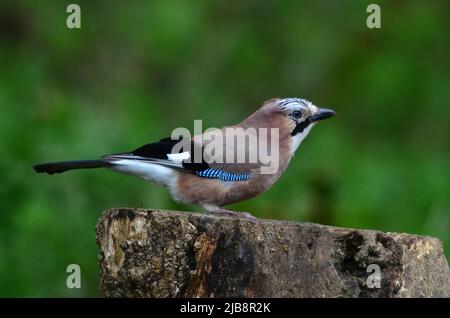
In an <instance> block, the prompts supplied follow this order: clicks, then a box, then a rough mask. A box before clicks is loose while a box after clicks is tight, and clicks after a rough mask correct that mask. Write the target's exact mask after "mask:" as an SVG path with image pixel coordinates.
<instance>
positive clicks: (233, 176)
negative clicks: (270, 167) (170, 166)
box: [195, 168, 253, 181]
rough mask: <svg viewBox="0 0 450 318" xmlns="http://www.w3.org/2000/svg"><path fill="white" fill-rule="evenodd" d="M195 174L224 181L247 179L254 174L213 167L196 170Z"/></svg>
mask: <svg viewBox="0 0 450 318" xmlns="http://www.w3.org/2000/svg"><path fill="white" fill-rule="evenodd" d="M195 174H197V175H198V176H200V177H204V178H214V179H220V180H222V181H245V180H248V179H250V178H251V177H252V176H253V174H252V173H232V172H226V171H223V170H219V169H212V168H208V169H206V170H202V171H196V172H195Z"/></svg>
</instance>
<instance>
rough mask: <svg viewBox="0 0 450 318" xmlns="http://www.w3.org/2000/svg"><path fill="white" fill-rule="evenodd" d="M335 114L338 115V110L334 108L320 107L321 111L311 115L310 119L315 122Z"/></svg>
mask: <svg viewBox="0 0 450 318" xmlns="http://www.w3.org/2000/svg"><path fill="white" fill-rule="evenodd" d="M334 115H336V112H335V111H334V110H331V109H326V108H319V111H318V112H317V113H315V114H314V115H311V116H309V117H308V119H309V121H310V122H311V123H313V122H316V121H319V120H323V119H327V118H330V117H333V116H334Z"/></svg>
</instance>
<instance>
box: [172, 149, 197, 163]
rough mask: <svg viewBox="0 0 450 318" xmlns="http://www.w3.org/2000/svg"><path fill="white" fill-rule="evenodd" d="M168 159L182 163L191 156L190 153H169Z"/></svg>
mask: <svg viewBox="0 0 450 318" xmlns="http://www.w3.org/2000/svg"><path fill="white" fill-rule="evenodd" d="M167 158H168V159H169V160H172V161H174V162H177V163H181V162H182V161H183V160H187V159H189V158H191V155H190V153H189V152H188V151H185V152H182V153H169V154H167Z"/></svg>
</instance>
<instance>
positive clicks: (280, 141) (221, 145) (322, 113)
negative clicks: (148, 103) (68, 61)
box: [33, 98, 335, 217]
mask: <svg viewBox="0 0 450 318" xmlns="http://www.w3.org/2000/svg"><path fill="white" fill-rule="evenodd" d="M334 115H335V112H334V111H332V110H329V109H324V108H318V107H316V106H314V105H313V104H312V103H311V102H309V101H307V100H305V99H300V98H282V99H280V98H275V99H271V100H268V101H266V102H265V103H264V104H263V105H262V107H261V108H260V109H258V110H257V111H256V112H254V113H253V114H251V115H250V116H249V117H248V118H246V119H245V120H244V121H242V122H241V123H239V124H237V125H234V126H229V127H224V128H222V129H210V130H208V131H206V132H204V133H203V134H198V135H195V136H194V137H192V138H191V137H190V136H186V135H184V136H177V135H176V133H175V134H174V133H172V137H171V138H165V139H161V140H160V141H159V142H156V143H150V144H146V145H144V146H142V147H139V148H137V149H135V150H133V151H130V152H125V153H119V154H112V155H106V156H103V157H101V159H97V160H78V161H63V162H52V163H43V164H38V165H35V166H34V167H33V168H34V170H35V171H36V172H46V173H48V174H54V173H61V172H65V171H68V170H74V169H89V168H107V169H110V170H113V171H117V172H121V173H125V174H130V175H134V176H138V177H141V178H144V179H146V180H149V181H153V182H156V183H157V184H160V185H163V186H165V187H166V188H167V189H168V190H169V192H170V194H171V195H172V197H173V199H174V200H176V201H179V202H183V203H189V204H197V205H200V206H202V207H203V208H205V209H206V210H207V211H209V212H216V213H223V214H227V215H232V216H244V217H251V216H250V215H249V214H248V213H240V212H233V211H229V210H225V209H224V208H223V206H226V205H228V204H231V203H235V202H239V201H243V200H246V199H249V198H252V197H255V196H256V195H258V194H260V193H262V192H264V191H266V190H267V189H269V188H270V187H271V186H272V185H273V184H274V183H275V182H276V181H277V180H278V179H279V178H280V176H281V175H282V174H283V172H284V171H285V170H286V168H287V166H288V164H289V162H290V160H291V158H292V157H293V156H294V153H295V151H296V150H297V148H298V147H299V146H300V144H301V142H302V141H303V140H304V139H305V137H306V136H307V135H308V133H309V132H310V130H311V128H312V127H313V126H314V125H315V124H316V123H317V122H318V121H320V120H323V119H326V118H329V117H331V116H334ZM262 149H263V151H264V152H262ZM269 154H270V155H269Z"/></svg>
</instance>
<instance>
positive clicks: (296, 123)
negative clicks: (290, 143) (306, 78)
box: [249, 98, 336, 139]
mask: <svg viewBox="0 0 450 318" xmlns="http://www.w3.org/2000/svg"><path fill="white" fill-rule="evenodd" d="M334 115H336V113H335V112H334V111H333V110H331V109H326V108H319V107H317V106H315V105H314V104H313V103H311V102H310V101H307V100H306V99H301V98H274V99H271V100H268V101H267V102H265V103H264V105H263V106H262V107H261V108H260V109H259V110H258V111H256V112H255V113H254V114H253V115H252V116H250V118H249V119H250V120H251V121H252V122H253V124H256V125H257V126H259V125H263V126H266V127H270V128H280V131H281V132H285V133H288V134H289V135H290V136H293V137H294V136H297V137H300V136H301V139H303V138H304V137H306V135H307V134H308V132H309V130H310V129H311V128H312V127H313V126H314V125H315V124H316V123H317V122H319V121H321V120H324V119H326V118H330V117H332V116H334ZM258 124H259V125H258Z"/></svg>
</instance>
